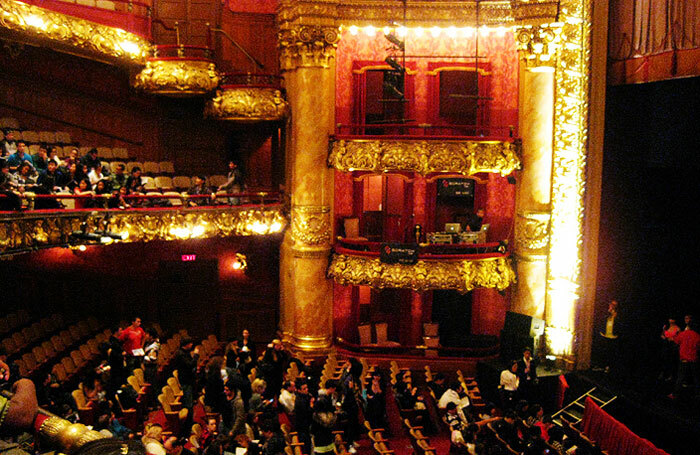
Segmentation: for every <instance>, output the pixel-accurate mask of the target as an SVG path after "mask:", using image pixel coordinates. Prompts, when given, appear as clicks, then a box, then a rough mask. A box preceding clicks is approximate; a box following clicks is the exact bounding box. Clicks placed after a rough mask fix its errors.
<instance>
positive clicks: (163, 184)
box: [154, 175, 179, 196]
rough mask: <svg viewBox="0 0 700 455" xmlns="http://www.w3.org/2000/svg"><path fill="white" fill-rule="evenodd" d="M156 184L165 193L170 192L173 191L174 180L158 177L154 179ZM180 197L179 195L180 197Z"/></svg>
mask: <svg viewBox="0 0 700 455" xmlns="http://www.w3.org/2000/svg"><path fill="white" fill-rule="evenodd" d="M154 181H155V183H156V188H159V189H161V190H163V191H168V190H172V189H173V179H171V178H170V177H165V176H162V175H161V176H158V177H156V178H155V179H154ZM178 196H179V195H178Z"/></svg>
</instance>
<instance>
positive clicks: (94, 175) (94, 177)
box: [88, 166, 108, 186]
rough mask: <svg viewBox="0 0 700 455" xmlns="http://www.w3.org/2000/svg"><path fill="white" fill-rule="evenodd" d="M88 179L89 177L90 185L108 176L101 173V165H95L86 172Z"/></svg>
mask: <svg viewBox="0 0 700 455" xmlns="http://www.w3.org/2000/svg"><path fill="white" fill-rule="evenodd" d="M88 179H90V185H92V186H95V185H97V182H99V181H100V180H106V179H108V177H107V176H106V175H105V174H104V173H103V171H102V166H97V167H94V168H92V169H90V171H89V172H88Z"/></svg>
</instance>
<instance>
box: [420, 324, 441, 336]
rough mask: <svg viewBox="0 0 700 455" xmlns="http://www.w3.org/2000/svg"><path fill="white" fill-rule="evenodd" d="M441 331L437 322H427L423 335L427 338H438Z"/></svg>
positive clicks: (424, 325)
mask: <svg viewBox="0 0 700 455" xmlns="http://www.w3.org/2000/svg"><path fill="white" fill-rule="evenodd" d="M439 330H440V325H439V324H437V323H435V322H425V323H423V335H425V336H427V337H436V336H438V333H439Z"/></svg>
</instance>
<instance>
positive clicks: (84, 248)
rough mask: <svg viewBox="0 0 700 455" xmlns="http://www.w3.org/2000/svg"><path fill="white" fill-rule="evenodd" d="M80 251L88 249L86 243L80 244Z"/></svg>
mask: <svg viewBox="0 0 700 455" xmlns="http://www.w3.org/2000/svg"><path fill="white" fill-rule="evenodd" d="M78 251H87V247H86V246H85V245H78Z"/></svg>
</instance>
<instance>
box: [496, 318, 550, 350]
mask: <svg viewBox="0 0 700 455" xmlns="http://www.w3.org/2000/svg"><path fill="white" fill-rule="evenodd" d="M543 333H544V321H543V320H542V319H538V318H533V317H532V316H528V315H525V314H520V313H515V312H513V311H508V312H507V313H506V321H505V324H503V330H502V331H501V358H502V359H503V360H513V359H518V358H520V356H521V355H522V352H523V348H524V347H525V346H528V347H530V348H531V349H533V354H535V351H534V348H535V337H538V336H540V335H542V334H543Z"/></svg>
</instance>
